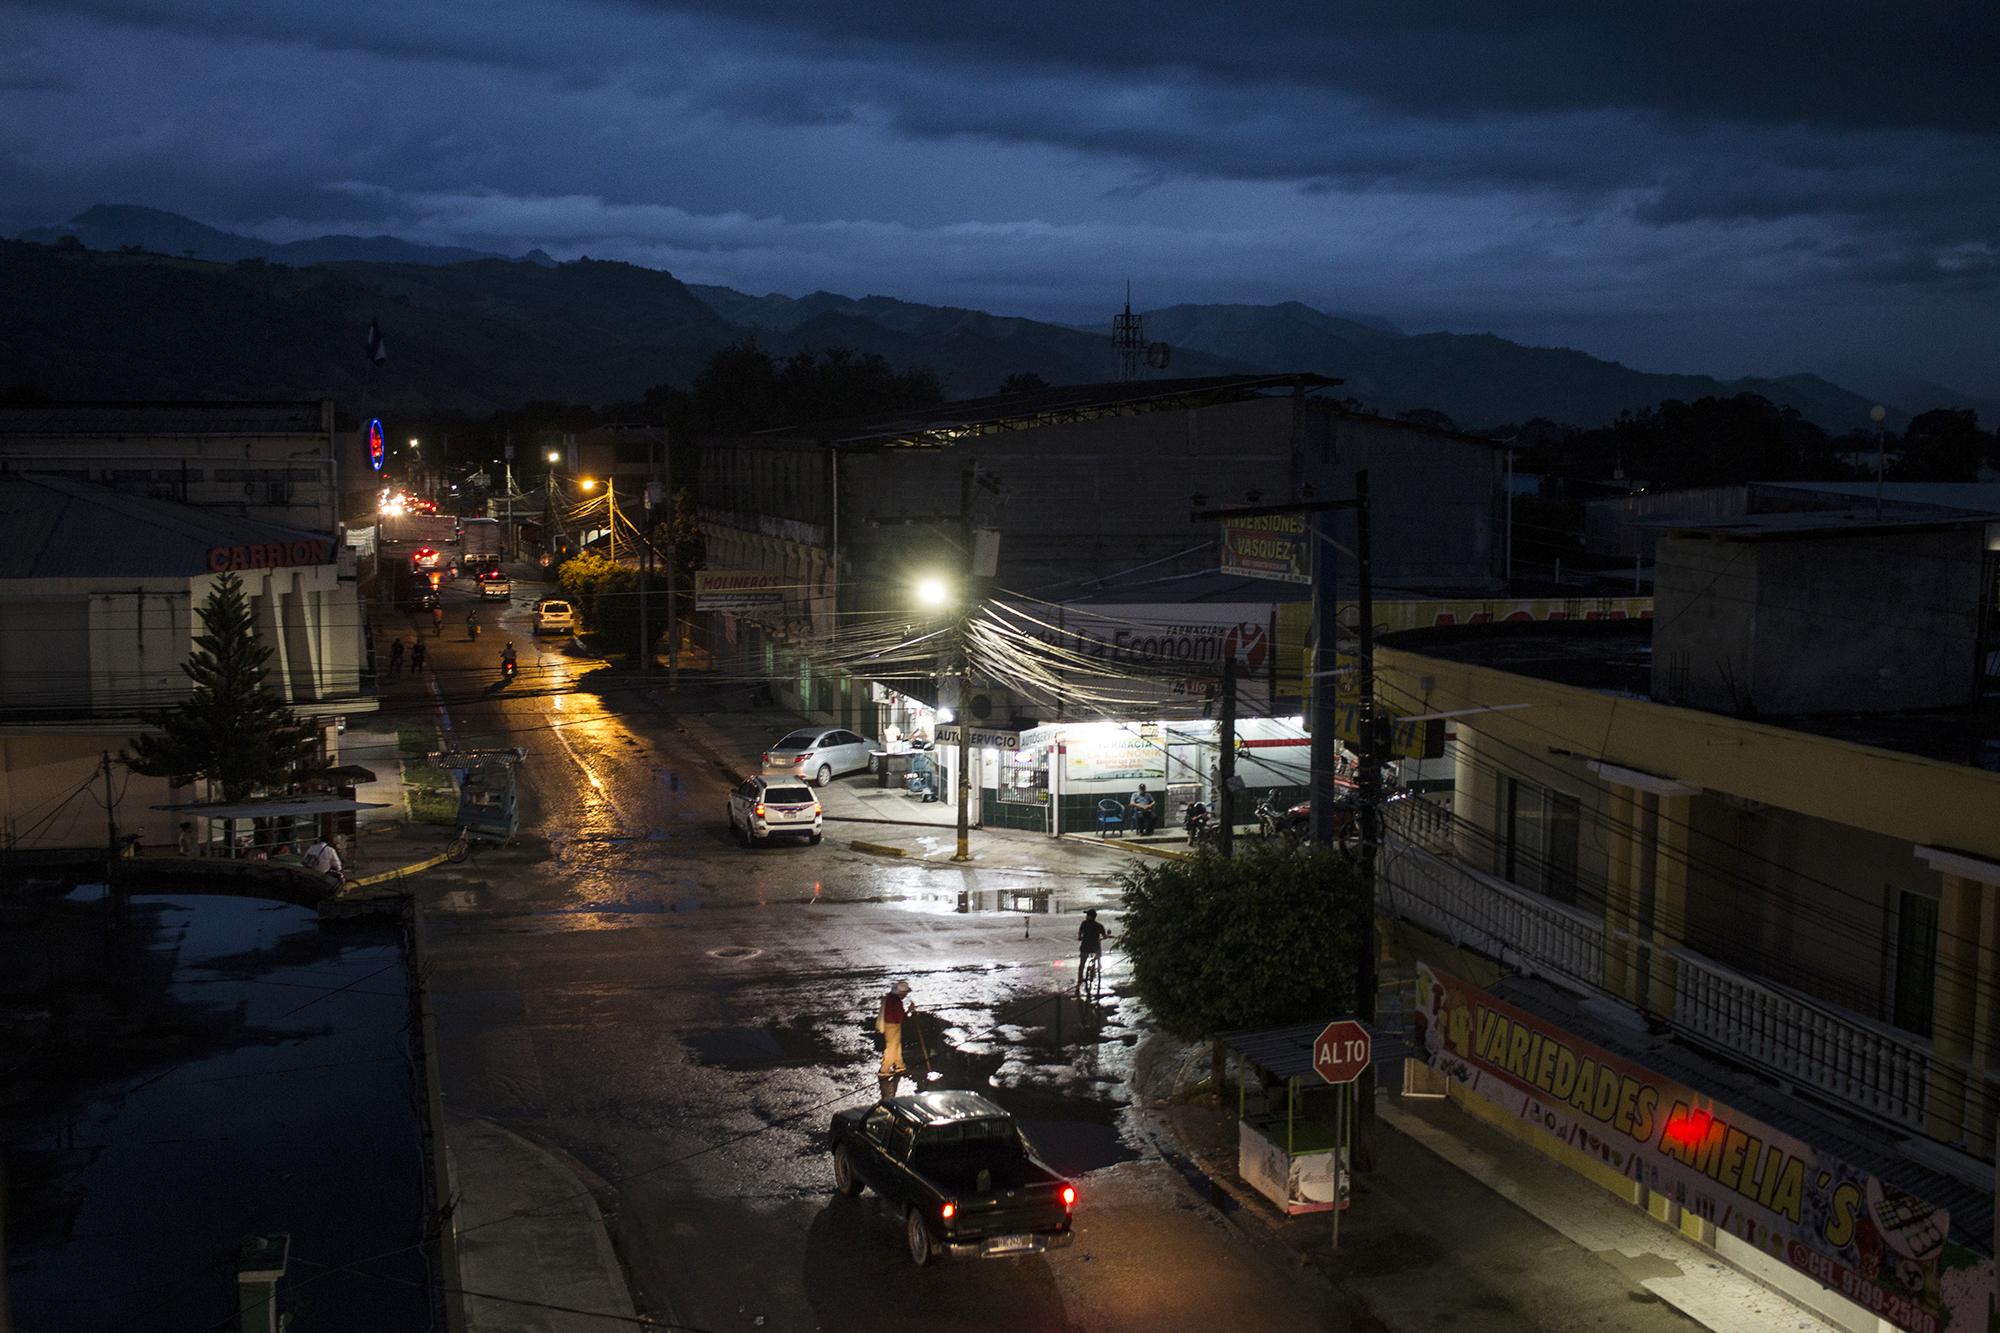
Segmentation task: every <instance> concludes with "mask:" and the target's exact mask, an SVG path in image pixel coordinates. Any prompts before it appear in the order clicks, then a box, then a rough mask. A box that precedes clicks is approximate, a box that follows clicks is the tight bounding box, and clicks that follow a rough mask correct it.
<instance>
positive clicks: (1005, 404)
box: [745, 374, 1341, 447]
mask: <svg viewBox="0 0 2000 1333" xmlns="http://www.w3.org/2000/svg"><path fill="white" fill-rule="evenodd" d="M1340 382H1341V381H1339V380H1336V379H1328V378H1327V377H1326V376H1324V375H1312V374H1291V375H1210V376H1204V377H1202V378H1199V379H1179V380H1131V381H1117V382H1113V383H1108V384H1073V385H1066V386H1064V387H1062V388H1057V389H1039V390H1036V391H1034V392H1032V393H1009V394H997V395H994V396H992V397H989V398H971V399H964V400H961V401H959V402H953V403H939V404H938V405H937V406H935V407H921V408H909V409H905V410H901V411H895V412H881V413H877V414H875V415H873V416H865V417H855V418H851V419H848V420H845V421H831V422H821V423H815V424H812V425H806V426H787V427H784V428H781V429H778V430H771V431H764V432H762V433H760V434H756V435H751V436H748V437H745V438H747V439H749V440H752V441H756V442H760V443H761V442H766V441H768V442H771V443H793V442H798V441H812V442H814V443H833V444H842V445H851V446H865V445H871V444H873V445H905V446H921V445H928V446H931V447H937V446H941V445H945V444H949V443H951V442H952V441H953V440H955V439H957V438H959V437H961V436H967V435H984V434H990V433H992V432H995V431H1003V430H1032V429H1035V428H1037V427H1041V426H1050V425H1060V424H1063V423H1065V422H1069V421H1081V420H1088V419H1090V418H1092V417H1098V416H1115V415H1132V414H1137V413H1141V412H1150V411H1170V410H1174V409H1179V408H1187V407H1206V406H1211V405H1214V404H1217V403H1228V402H1240V401H1243V400H1245V399H1248V398H1253V397H1259V396H1262V395H1263V394H1266V393H1268V392H1270V391H1273V390H1278V389H1290V388H1294V387H1298V388H1307V389H1319V388H1332V387H1334V386H1336V385H1338V384H1340Z"/></svg>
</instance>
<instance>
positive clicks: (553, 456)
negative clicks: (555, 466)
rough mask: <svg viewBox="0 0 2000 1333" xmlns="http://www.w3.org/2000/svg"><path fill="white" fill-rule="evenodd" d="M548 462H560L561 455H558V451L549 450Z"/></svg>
mask: <svg viewBox="0 0 2000 1333" xmlns="http://www.w3.org/2000/svg"><path fill="white" fill-rule="evenodd" d="M549 461H550V462H551V463H560V462H562V454H561V453H560V452H559V451H558V450H555V449H551V450H549Z"/></svg>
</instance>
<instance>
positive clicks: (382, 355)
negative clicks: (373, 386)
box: [368, 319, 389, 366]
mask: <svg viewBox="0 0 2000 1333" xmlns="http://www.w3.org/2000/svg"><path fill="white" fill-rule="evenodd" d="M368 359H369V360H370V361H372V362H374V363H375V364H376V365H378V366H379V365H382V364H383V363H385V362H386V361H388V359H389V354H388V353H387V352H385V351H384V350H383V349H382V328H381V326H380V325H379V324H377V323H376V322H375V321H374V320H372V319H371V320H369V321H368Z"/></svg>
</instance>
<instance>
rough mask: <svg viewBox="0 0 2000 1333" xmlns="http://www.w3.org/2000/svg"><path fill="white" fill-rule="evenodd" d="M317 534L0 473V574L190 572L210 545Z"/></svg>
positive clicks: (316, 537) (198, 570)
mask: <svg viewBox="0 0 2000 1333" xmlns="http://www.w3.org/2000/svg"><path fill="white" fill-rule="evenodd" d="M301 541H321V542H325V543H326V550H327V555H328V558H329V559H331V558H332V556H333V553H334V545H333V541H332V539H331V538H330V537H329V536H327V534H325V533H318V532H305V531H302V530H300V529H297V528H286V527H280V526H278V525H277V524H275V523H265V522H261V521H259V520H257V519H253V518H244V517H242V516H241V515H238V514H231V513H227V512H225V511H222V510H216V509H204V508H200V507H198V506H195V505H184V504H176V503H174V502H173V501H171V500H154V499H149V498H147V497H145V496H141V495H131V494H128V493H126V492H124V491H118V490H113V489H111V488H110V487H108V486H98V485H93V484H91V483H89V482H81V481H70V480H68V479H67V478H63V477H48V476H38V475H36V474H34V473H22V472H8V473H0V579H83V578H105V577H119V578H127V577H131V578H138V577H146V576H161V575H166V576H179V577H189V578H191V577H193V576H195V575H197V574H205V573H207V572H209V571H208V553H209V551H210V550H212V549H213V548H215V547H217V546H252V545H258V544H264V543H270V542H301Z"/></svg>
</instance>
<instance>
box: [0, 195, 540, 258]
mask: <svg viewBox="0 0 2000 1333" xmlns="http://www.w3.org/2000/svg"><path fill="white" fill-rule="evenodd" d="M65 236H74V237H76V239H77V240H78V241H80V242H81V243H82V244H83V245H85V246H87V247H88V248H90V249H92V250H124V249H129V248H135V247H136V248H137V249H140V250H147V251H150V252H152V253H153V254H159V255H178V256H180V257H181V258H183V259H206V260H210V261H212V262H214V263H218V264H234V263H236V262H238V261H239V260H244V259H263V260H267V261H269V262H271V263H274V264H291V265H293V266H294V267H303V266H305V265H307V264H333V263H339V262H342V261H356V262H360V263H368V264H462V263H464V262H465V261H466V260H469V259H504V258H506V256H505V255H496V254H493V253H491V252H490V251H486V250H468V249H465V248H464V247H462V246H455V245H419V244H418V243H416V242H415V241H405V240H403V239H401V238H400V237H396V236H315V237H312V238H311V239H309V240H304V241H284V242H280V241H260V240H258V239H257V238H256V237H254V236H238V235H236V234H235V233H234V232H227V231H218V230H217V229H216V228H214V227H210V226H207V225H205V224H203V223H200V222H196V221H195V220H194V219H193V218H185V217H182V216H181V215H180V214H178V213H167V212H163V211H162V210H160V209H157V208H141V207H139V206H138V205H136V204H97V205H94V206H93V207H90V208H86V209H84V210H83V212H81V213H78V214H77V215H76V216H75V217H73V218H71V219H70V220H69V221H68V222H66V223H64V224H63V225H61V226H59V227H37V228H35V229H34V230H33V231H25V232H22V233H21V239H22V240H24V241H36V242H39V243H41V244H43V245H53V244H54V243H55V242H57V241H59V240H61V239H62V238H63V237H65ZM543 258H547V256H543Z"/></svg>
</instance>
